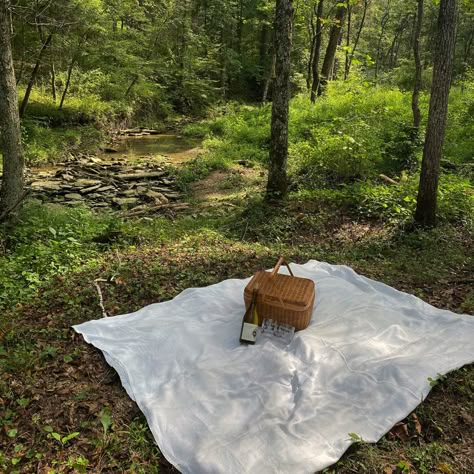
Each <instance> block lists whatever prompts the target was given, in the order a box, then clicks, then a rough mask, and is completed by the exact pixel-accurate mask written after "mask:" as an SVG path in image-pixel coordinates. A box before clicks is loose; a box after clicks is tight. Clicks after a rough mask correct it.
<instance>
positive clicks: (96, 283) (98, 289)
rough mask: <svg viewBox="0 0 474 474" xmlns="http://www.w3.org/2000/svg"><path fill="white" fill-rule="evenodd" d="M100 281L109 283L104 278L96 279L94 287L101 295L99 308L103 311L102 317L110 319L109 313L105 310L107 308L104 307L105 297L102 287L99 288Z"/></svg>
mask: <svg viewBox="0 0 474 474" xmlns="http://www.w3.org/2000/svg"><path fill="white" fill-rule="evenodd" d="M99 281H107V280H104V279H103V278H96V279H95V280H94V286H95V288H96V290H97V293H98V295H99V306H100V309H101V310H102V316H103V317H104V318H108V317H109V315H108V314H107V311H106V310H105V307H104V297H103V295H102V290H101V289H100V286H99Z"/></svg>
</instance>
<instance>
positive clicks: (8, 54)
mask: <svg viewBox="0 0 474 474" xmlns="http://www.w3.org/2000/svg"><path fill="white" fill-rule="evenodd" d="M9 10H10V1H9V0H0V44H1V45H2V47H1V48H0V110H1V111H2V112H1V113H0V128H1V131H2V153H3V177H2V189H1V193H0V215H2V216H6V215H7V214H8V213H9V212H10V211H11V210H12V209H14V208H15V207H16V206H17V205H18V203H19V202H20V201H21V199H22V196H23V186H24V158H23V147H22V145H21V129H20V117H19V114H18V96H17V93H16V81H15V71H14V69H13V58H12V50H11V40H10V35H11V24H10V11H9Z"/></svg>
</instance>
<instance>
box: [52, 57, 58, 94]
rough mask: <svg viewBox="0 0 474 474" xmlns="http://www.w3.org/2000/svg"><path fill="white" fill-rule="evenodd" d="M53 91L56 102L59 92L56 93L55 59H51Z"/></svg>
mask: <svg viewBox="0 0 474 474" xmlns="http://www.w3.org/2000/svg"><path fill="white" fill-rule="evenodd" d="M51 93H52V95H53V100H54V102H56V99H57V93H56V69H55V68H54V61H51Z"/></svg>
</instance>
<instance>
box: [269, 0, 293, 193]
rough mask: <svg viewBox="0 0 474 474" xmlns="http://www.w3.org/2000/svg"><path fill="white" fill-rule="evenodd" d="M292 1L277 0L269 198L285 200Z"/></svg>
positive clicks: (286, 189)
mask: <svg viewBox="0 0 474 474" xmlns="http://www.w3.org/2000/svg"><path fill="white" fill-rule="evenodd" d="M292 27H293V0H276V11H275V23H274V45H275V46H274V48H275V57H276V62H275V73H276V74H275V81H274V85H273V102H272V123H271V140H270V156H269V158H270V160H269V161H270V164H269V171H268V182H267V194H266V198H267V200H270V201H272V200H277V201H278V200H281V199H284V198H285V197H286V195H287V192H288V178H287V173H286V167H287V161H288V115H289V103H290V67H291V61H290V57H291V39H292V38H291V37H292Z"/></svg>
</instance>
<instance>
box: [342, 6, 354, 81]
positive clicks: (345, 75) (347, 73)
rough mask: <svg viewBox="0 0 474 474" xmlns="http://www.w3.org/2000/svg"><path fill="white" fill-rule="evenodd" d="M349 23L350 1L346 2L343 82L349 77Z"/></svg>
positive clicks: (350, 18)
mask: <svg viewBox="0 0 474 474" xmlns="http://www.w3.org/2000/svg"><path fill="white" fill-rule="evenodd" d="M351 23H352V6H351V1H350V0H347V33H346V59H345V64H344V80H346V79H347V78H348V77H349V49H350V44H351V26H352V25H351Z"/></svg>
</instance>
